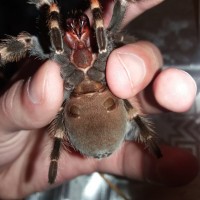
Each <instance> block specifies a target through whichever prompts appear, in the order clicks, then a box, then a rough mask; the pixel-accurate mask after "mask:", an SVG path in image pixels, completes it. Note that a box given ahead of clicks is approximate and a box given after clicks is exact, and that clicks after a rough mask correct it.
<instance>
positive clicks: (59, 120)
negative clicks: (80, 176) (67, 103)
mask: <svg viewBox="0 0 200 200" xmlns="http://www.w3.org/2000/svg"><path fill="white" fill-rule="evenodd" d="M63 105H64V103H63ZM65 131H66V130H65V124H64V114H63V106H62V107H61V108H60V111H59V112H58V114H57V116H56V118H55V119H54V120H53V121H52V122H51V124H50V125H49V132H50V134H51V135H52V136H53V137H54V144H53V149H52V151H51V155H50V160H51V161H50V165H49V172H48V182H49V183H50V184H53V183H54V182H55V179H56V177H57V171H58V160H59V157H60V151H61V147H62V143H63V141H64V140H65Z"/></svg>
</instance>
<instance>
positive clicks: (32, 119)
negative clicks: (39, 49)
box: [0, 61, 63, 132]
mask: <svg viewBox="0 0 200 200" xmlns="http://www.w3.org/2000/svg"><path fill="white" fill-rule="evenodd" d="M62 100H63V82H62V79H61V77H60V69H59V66H58V65H56V64H55V63H54V62H52V61H47V62H46V63H44V64H43V65H42V66H41V67H40V69H39V70H38V71H37V73H36V74H35V75H34V76H33V77H30V78H29V79H28V80H27V81H24V80H20V81H18V82H16V83H15V84H13V85H12V87H11V88H10V89H9V90H7V91H6V93H5V94H4V95H3V96H2V97H1V98H0V127H1V130H4V131H8V132H11V131H18V130H21V129H35V128H41V127H43V126H45V125H47V124H48V123H49V122H50V121H51V120H52V118H53V117H54V116H55V115H56V113H57V111H58V109H59V107H60V105H61V103H62Z"/></svg>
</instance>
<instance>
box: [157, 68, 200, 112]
mask: <svg viewBox="0 0 200 200" xmlns="http://www.w3.org/2000/svg"><path fill="white" fill-rule="evenodd" d="M153 89H154V94H155V98H156V100H157V102H158V103H159V104H160V105H161V106H163V107H164V108H166V109H168V110H171V111H174V112H185V111H187V110H188V109H189V108H190V107H191V106H192V104H193V102H194V100H195V96H196V92H197V86H196V83H195V81H194V80H193V78H192V77H191V76H190V75H189V74H188V73H186V72H185V71H182V70H179V69H175V68H169V69H166V70H164V71H162V72H161V73H160V74H159V75H158V77H157V78H156V79H155V81H154V84H153Z"/></svg>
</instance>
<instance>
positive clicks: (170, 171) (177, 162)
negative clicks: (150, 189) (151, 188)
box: [144, 148, 199, 186]
mask: <svg viewBox="0 0 200 200" xmlns="http://www.w3.org/2000/svg"><path fill="white" fill-rule="evenodd" d="M174 149H175V148H174ZM172 152H173V153H174V155H172V154H169V155H168V154H163V157H162V158H160V159H156V158H154V157H152V156H150V155H146V157H145V159H144V162H145V163H144V164H145V170H144V176H145V180H146V181H147V182H150V183H154V184H159V185H166V186H179V185H185V184H187V183H189V182H190V181H192V180H193V179H194V178H195V177H196V175H197V173H198V169H199V167H198V162H197V159H196V158H195V157H194V156H193V155H192V154H191V153H190V152H187V151H185V150H183V149H178V148H176V150H175V151H174V150H173V151H170V152H169V151H168V153H172Z"/></svg>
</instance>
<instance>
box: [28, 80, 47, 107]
mask: <svg viewBox="0 0 200 200" xmlns="http://www.w3.org/2000/svg"><path fill="white" fill-rule="evenodd" d="M45 86H46V76H45V78H44V79H43V82H41V81H39V80H38V79H37V77H36V78H32V77H30V78H29V79H28V82H27V94H28V97H29V99H30V101H31V102H32V103H33V104H41V103H42V101H43V99H44V90H45Z"/></svg>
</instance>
